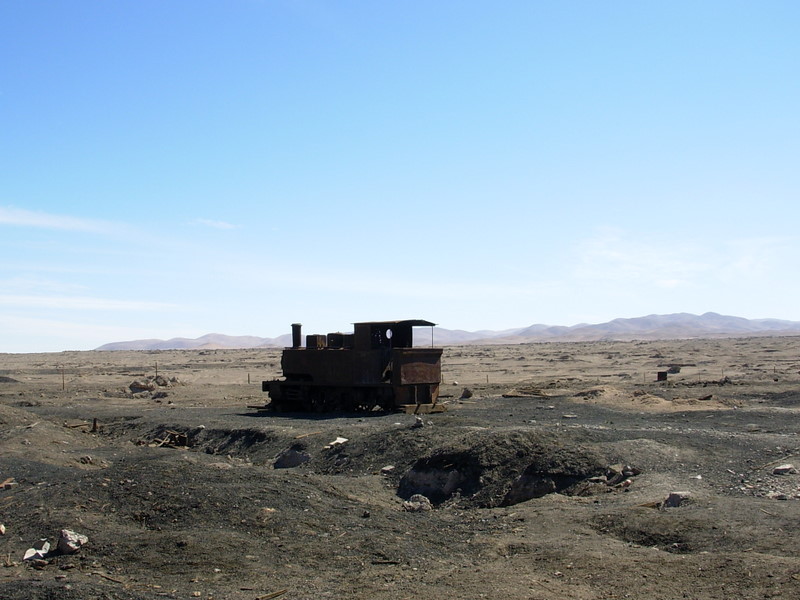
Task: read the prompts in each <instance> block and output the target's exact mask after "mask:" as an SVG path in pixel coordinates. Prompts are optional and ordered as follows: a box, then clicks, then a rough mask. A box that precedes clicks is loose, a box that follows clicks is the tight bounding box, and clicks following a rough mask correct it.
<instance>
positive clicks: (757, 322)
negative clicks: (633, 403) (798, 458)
mask: <svg viewBox="0 0 800 600" xmlns="http://www.w3.org/2000/svg"><path fill="white" fill-rule="evenodd" d="M417 333H419V340H420V344H425V345H427V344H429V343H430V330H428V329H424V330H423V329H422V328H421V329H420V330H418V331H417ZM776 335H800V322H798V321H783V320H780V319H743V318H741V317H729V316H725V315H720V314H717V313H713V312H708V313H705V314H703V315H692V314H689V313H677V314H672V315H648V316H646V317H637V318H634V319H614V320H613V321H609V322H608V323H600V324H597V325H588V324H585V323H581V324H579V325H572V326H571V327H564V326H554V325H531V326H529V327H520V328H518V329H506V330H504V331H488V330H481V331H461V330H457V329H455V330H454V329H443V328H441V327H435V328H434V330H433V340H434V343H435V344H436V345H437V346H452V345H460V344H522V343H526V342H588V341H599V340H606V341H631V340H671V339H687V338H715V337H720V338H721V337H756V336H776ZM291 339H292V336H291V334H288V333H287V334H285V335H281V336H279V337H276V338H262V337H255V336H230V335H222V334H218V333H209V334H207V335H204V336H202V337H199V338H195V339H189V338H172V339H170V340H134V341H129V342H113V343H110V344H105V345H103V346H100V347H99V348H97V350H188V349H226V348H230V349H233V348H282V347H284V346H289V345H291Z"/></svg>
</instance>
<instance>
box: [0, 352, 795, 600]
mask: <svg viewBox="0 0 800 600" xmlns="http://www.w3.org/2000/svg"><path fill="white" fill-rule="evenodd" d="M798 348H800V340H799V339H797V338H764V339H751V340H713V341H698V340H693V341H684V342H648V343H641V342H640V343H633V342H631V343H586V344H583V343H581V344H578V343H576V344H534V345H521V346H503V347H488V346H486V347H463V348H458V347H456V348H448V349H447V350H446V353H445V373H444V378H445V386H444V391H445V394H446V395H447V396H448V397H447V398H445V401H446V402H447V403H448V408H449V410H448V412H446V413H443V414H435V415H429V416H425V417H424V419H423V420H424V425H423V426H422V427H415V424H416V423H415V417H413V416H409V415H401V414H369V415H357V416H344V415H329V416H325V417H319V416H314V417H310V416H304V415H271V414H268V413H263V412H259V411H257V410H255V409H252V408H248V405H258V404H263V403H264V402H265V398H263V397H262V395H261V394H260V392H259V391H258V390H259V387H260V380H261V379H262V378H263V379H269V378H271V377H273V376H276V375H277V374H278V373H277V372H276V368H277V364H278V362H279V357H278V354H277V353H276V352H274V351H254V350H246V351H245V350H243V351H185V352H177V351H176V352H158V353H142V352H118V353H110V352H108V353H99V352H91V353H60V354H46V355H44V354H40V355H0V376H2V377H0V483H3V482H4V481H5V483H4V484H3V486H2V489H0V523H2V524H3V525H4V527H5V534H4V535H2V536H0V557H2V558H1V559H0V597H1V598H8V599H21V598H59V599H61V598H64V599H71V598H76V599H77V598H81V599H92V598H97V599H109V598H110V599H140V598H163V597H166V598H198V597H199V598H217V599H223V598H225V599H227V598H231V599H247V600H256V599H266V598H273V597H274V598H278V597H280V598H297V599H300V598H309V599H310V598H372V597H380V598H390V599H400V598H411V597H415V598H419V597H422V598H428V597H436V598H482V597H485V598H488V597H492V598H519V599H522V598H525V599H530V598H537V599H555V598H575V599H587V600H588V599H605V598H609V599H610V598H643V599H644V598H647V599H659V598H661V599H665V600H666V599H670V600H672V599H674V598H694V599H698V600H705V599H712V598H714V599H716V598H719V599H723V598H725V599H728V598H731V597H736V598H752V599H755V598H759V599H761V598H787V599H788V598H798V597H800V558H798V557H799V556H800V537H798V535H797V533H798V531H797V523H798V519H799V518H800V487H798V486H799V485H800V475H797V474H788V475H775V474H773V469H774V467H775V466H778V465H780V464H783V463H794V464H795V465H796V466H798V467H800V441H799V440H798V437H797V431H798V427H800V358H798ZM671 366H672V367H675V366H677V367H679V369H678V372H677V373H673V374H670V375H669V378H668V381H667V382H656V381H655V374H656V372H657V371H662V370H667V369H668V368H669V367H671ZM156 368H157V369H158V371H159V373H160V374H163V375H164V376H165V377H167V378H172V377H174V378H176V380H177V381H173V382H172V383H171V384H170V385H169V386H165V387H163V388H159V389H158V390H157V392H161V394H159V396H160V397H154V396H155V392H143V393H139V394H135V395H134V394H131V393H130V390H129V389H127V388H128V386H129V384H130V383H131V382H132V381H133V380H134V379H137V378H141V377H142V376H144V375H147V374H151V375H152V374H154V372H155V369H156ZM674 370H675V369H674V368H673V371H674ZM248 381H250V382H248ZM455 381H457V382H458V383H457V384H455V383H454V382H455ZM464 387H469V388H470V389H471V390H472V391H473V396H472V397H471V398H469V399H468V400H459V399H458V398H459V397H460V396H461V391H462V389H463V388H464ZM503 394H506V395H507V396H510V397H503ZM94 419H97V424H98V428H97V430H96V431H92V423H93V420H94ZM339 437H341V438H346V440H347V441H346V442H344V443H340V444H334V445H331V443H332V442H334V440H336V439H337V438H339ZM276 460H277V461H278V463H277V464H278V466H281V465H284V466H286V468H275V464H276ZM676 491H681V492H688V493H689V495H688V499H687V500H686V501H685V502H684V503H683V504H682V505H681V506H677V507H665V506H663V505H662V503H663V501H664V500H665V498H666V497H667V495H668V494H669V493H670V492H676ZM415 494H423V495H425V496H426V497H427V498H428V499H429V500H430V501H431V505H430V507H431V509H430V510H415V509H420V508H424V507H425V504H424V503H422V502H415V500H416V497H415ZM62 529H70V530H74V531H76V532H78V533H81V534H84V535H86V536H87V537H88V538H89V541H88V543H86V544H85V545H84V546H82V547H81V548H80V550H79V551H78V552H77V553H75V554H71V555H67V554H59V553H57V552H51V553H50V554H48V555H46V556H45V557H44V558H43V559H42V560H39V561H23V556H24V554H25V551H26V550H27V549H28V548H30V547H32V546H33V544H34V543H35V542H37V540H40V539H41V538H48V539H49V541H50V542H51V544H52V545H53V547H55V544H56V542H57V540H58V535H59V532H60V531H61V530H62Z"/></svg>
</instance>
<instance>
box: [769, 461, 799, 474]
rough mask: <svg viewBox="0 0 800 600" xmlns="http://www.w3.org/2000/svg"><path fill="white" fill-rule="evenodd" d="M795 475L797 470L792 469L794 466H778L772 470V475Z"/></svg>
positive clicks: (787, 464)
mask: <svg viewBox="0 0 800 600" xmlns="http://www.w3.org/2000/svg"><path fill="white" fill-rule="evenodd" d="M795 473H797V469H796V468H795V467H794V465H790V464H789V463H786V464H785V465H779V466H777V467H775V468H774V469H772V474H773V475H794V474H795Z"/></svg>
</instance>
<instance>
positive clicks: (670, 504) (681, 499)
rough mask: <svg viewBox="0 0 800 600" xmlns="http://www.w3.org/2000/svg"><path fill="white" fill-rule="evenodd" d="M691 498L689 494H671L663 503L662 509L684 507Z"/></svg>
mask: <svg viewBox="0 0 800 600" xmlns="http://www.w3.org/2000/svg"><path fill="white" fill-rule="evenodd" d="M690 498H691V494H690V493H689V492H670V494H669V496H667V497H666V499H665V500H664V502H662V503H661V508H677V507H678V506H683V505H684V504H686V503H687V502H688V501H689V499H690Z"/></svg>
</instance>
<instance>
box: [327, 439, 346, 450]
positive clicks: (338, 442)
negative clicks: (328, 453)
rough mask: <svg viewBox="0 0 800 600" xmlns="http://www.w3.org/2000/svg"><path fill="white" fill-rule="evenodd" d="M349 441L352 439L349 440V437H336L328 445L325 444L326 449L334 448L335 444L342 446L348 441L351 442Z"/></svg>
mask: <svg viewBox="0 0 800 600" xmlns="http://www.w3.org/2000/svg"><path fill="white" fill-rule="evenodd" d="M349 441H350V440H348V439H347V438H343V437H337V438H336V439H335V440H333V441H332V442H331V443H330V444H328V445H327V446H325V449H326V450H330V449H331V448H333V447H334V446H341V445H342V444H346V443H347V442H349Z"/></svg>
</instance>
